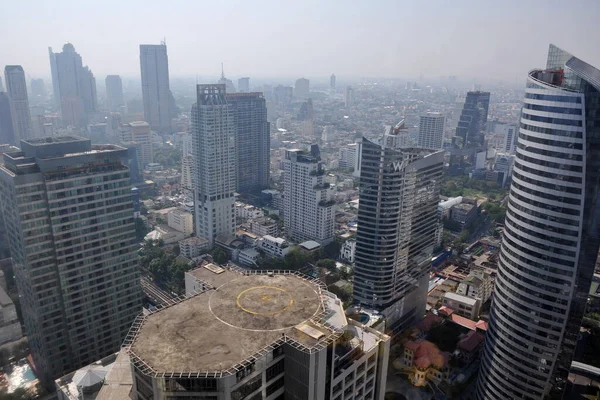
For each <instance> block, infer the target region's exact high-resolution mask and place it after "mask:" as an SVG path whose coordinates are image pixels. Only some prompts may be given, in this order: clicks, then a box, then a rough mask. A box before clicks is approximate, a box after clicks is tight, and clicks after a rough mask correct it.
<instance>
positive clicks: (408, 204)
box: [354, 122, 444, 332]
mask: <svg viewBox="0 0 600 400" xmlns="http://www.w3.org/2000/svg"><path fill="white" fill-rule="evenodd" d="M404 134H407V129H406V128H405V126H404V124H403V122H401V123H400V124H398V125H396V126H395V127H393V128H392V129H390V130H388V131H387V132H386V134H385V135H384V137H383V138H382V141H381V143H374V142H372V141H370V140H367V139H365V138H363V139H362V141H361V142H362V149H361V161H360V162H361V166H360V191H359V199H360V204H359V207H358V231H357V235H356V252H355V269H354V271H355V276H354V302H355V303H356V304H358V305H361V306H363V307H366V308H369V309H373V310H376V311H378V312H380V313H382V314H383V315H384V316H385V317H386V319H387V321H388V324H387V325H386V326H387V328H388V329H391V330H393V331H394V332H400V331H401V330H403V329H404V328H406V327H407V326H409V325H411V324H412V323H414V322H415V321H418V320H419V319H421V318H422V317H423V315H424V314H425V305H426V304H427V288H428V282H429V267H430V265H431V257H432V252H433V248H434V245H435V234H436V230H437V228H438V214H437V207H438V203H439V192H440V183H441V179H442V176H443V166H444V152H443V151H439V150H430V149H421V148H410V147H404V146H403V145H402V143H403V142H404V140H403V138H402V137H401V135H404Z"/></svg>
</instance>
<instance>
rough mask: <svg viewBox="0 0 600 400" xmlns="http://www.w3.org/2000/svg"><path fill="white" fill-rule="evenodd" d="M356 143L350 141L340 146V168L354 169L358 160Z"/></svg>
mask: <svg viewBox="0 0 600 400" xmlns="http://www.w3.org/2000/svg"><path fill="white" fill-rule="evenodd" d="M357 152H358V145H357V144H356V143H351V144H349V145H348V146H344V147H342V148H340V152H339V157H340V164H339V165H340V168H347V169H352V170H355V169H356V165H357V162H358V153H357Z"/></svg>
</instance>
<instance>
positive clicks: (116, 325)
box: [0, 136, 142, 384]
mask: <svg viewBox="0 0 600 400" xmlns="http://www.w3.org/2000/svg"><path fill="white" fill-rule="evenodd" d="M20 147H21V150H22V151H20V152H13V153H7V154H5V155H4V166H0V207H1V208H2V212H3V215H4V220H5V223H6V227H7V229H8V230H9V231H10V232H12V234H11V235H10V236H9V240H8V244H9V247H10V253H11V256H12V259H13V264H14V266H15V280H16V284H17V288H18V290H19V298H20V300H21V309H22V316H23V322H24V323H25V326H26V328H27V337H28V341H29V345H30V346H31V351H32V354H33V360H34V362H35V365H36V369H37V371H38V377H39V378H40V379H41V380H42V382H44V383H46V384H52V383H53V382H52V379H56V378H58V377H60V376H62V375H64V374H65V373H67V372H70V371H72V370H73V369H75V368H78V367H81V366H84V365H87V364H89V363H91V362H93V361H95V360H98V359H100V358H102V357H105V356H107V355H109V354H111V353H114V352H115V351H116V350H118V349H119V347H120V345H121V343H122V341H123V339H124V338H125V335H126V334H127V331H128V329H129V327H130V326H131V323H132V321H133V320H134V318H135V317H136V315H137V314H138V313H139V312H140V311H141V306H142V293H141V290H140V286H139V271H138V260H137V249H138V245H137V243H136V238H135V237H136V236H135V224H134V220H133V208H132V200H131V186H130V182H129V171H128V169H127V167H125V166H123V165H122V164H121V158H122V157H124V156H125V152H126V151H125V149H123V148H122V147H119V146H114V145H92V144H91V143H90V141H89V140H88V139H83V138H79V137H76V136H53V137H46V138H40V139H30V140H22V141H21V145H20Z"/></svg>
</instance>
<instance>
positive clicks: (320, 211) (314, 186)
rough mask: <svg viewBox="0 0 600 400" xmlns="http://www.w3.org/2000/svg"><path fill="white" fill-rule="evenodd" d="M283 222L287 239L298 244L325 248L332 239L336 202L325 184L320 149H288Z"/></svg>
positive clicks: (284, 164)
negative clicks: (309, 243) (316, 244)
mask: <svg viewBox="0 0 600 400" xmlns="http://www.w3.org/2000/svg"><path fill="white" fill-rule="evenodd" d="M283 166H284V167H283V170H284V191H283V193H284V212H283V217H284V218H283V219H284V222H285V228H286V230H287V234H288V236H290V237H291V238H293V239H294V240H296V241H298V242H303V241H305V240H314V241H316V242H318V243H320V244H321V245H323V246H324V245H326V244H328V243H330V242H331V241H332V240H333V225H334V216H335V201H333V195H332V188H331V186H330V184H329V183H327V182H325V168H324V163H323V162H322V161H321V153H320V151H319V146H317V145H316V144H313V145H312V146H311V149H310V151H307V150H298V149H296V150H286V151H285V159H284V160H283Z"/></svg>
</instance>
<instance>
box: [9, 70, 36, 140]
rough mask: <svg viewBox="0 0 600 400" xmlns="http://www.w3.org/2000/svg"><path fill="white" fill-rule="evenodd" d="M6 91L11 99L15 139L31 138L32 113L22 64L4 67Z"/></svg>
mask: <svg viewBox="0 0 600 400" xmlns="http://www.w3.org/2000/svg"><path fill="white" fill-rule="evenodd" d="M4 80H5V81H6V93H7V94H8V98H9V99H10V112H11V117H12V122H13V132H14V135H15V140H17V141H19V140H21V139H29V138H31V137H32V135H33V131H32V129H31V113H30V111H29V99H28V97H27V84H26V83H25V72H24V71H23V67H21V66H20V65H7V66H6V67H5V68H4Z"/></svg>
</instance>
